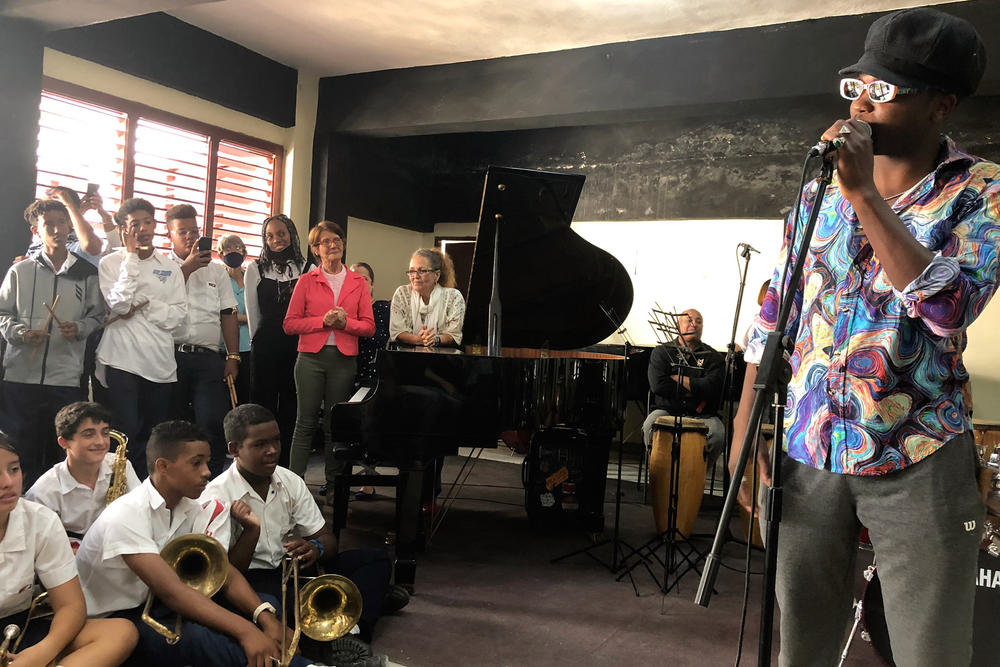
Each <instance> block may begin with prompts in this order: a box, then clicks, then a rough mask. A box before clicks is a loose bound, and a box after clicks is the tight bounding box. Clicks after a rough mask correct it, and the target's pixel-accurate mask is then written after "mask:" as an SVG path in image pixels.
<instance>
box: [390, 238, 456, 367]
mask: <svg viewBox="0 0 1000 667" xmlns="http://www.w3.org/2000/svg"><path fill="white" fill-rule="evenodd" d="M406 274H407V275H408V276H409V278H410V284H409V285H400V286H399V288H397V289H396V293H395V294H393V295H392V305H391V306H390V312H389V340H391V341H396V342H398V343H403V344H405V345H422V346H424V347H437V346H442V345H450V346H458V345H461V344H462V322H463V320H464V319H465V299H463V298H462V293H461V292H459V291H458V290H457V289H455V269H454V267H453V266H452V263H451V258H449V257H448V255H445V254H444V253H442V252H441V251H440V250H438V249H437V248H421V249H420V250H417V251H416V252H415V253H413V257H411V258H410V268H409V269H408V270H407V272H406Z"/></svg>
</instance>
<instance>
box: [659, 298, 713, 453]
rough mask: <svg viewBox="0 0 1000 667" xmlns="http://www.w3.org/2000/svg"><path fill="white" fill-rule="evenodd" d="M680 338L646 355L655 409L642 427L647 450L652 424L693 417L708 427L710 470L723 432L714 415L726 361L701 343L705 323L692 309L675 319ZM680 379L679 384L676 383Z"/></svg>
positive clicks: (707, 451) (707, 446) (707, 448)
mask: <svg viewBox="0 0 1000 667" xmlns="http://www.w3.org/2000/svg"><path fill="white" fill-rule="evenodd" d="M678 326H679V328H680V335H679V336H678V337H677V338H676V339H675V340H672V341H670V342H667V343H663V344H662V345H659V346H657V348H656V349H655V350H653V352H652V354H650V356H649V389H650V391H652V392H653V400H652V407H653V408H654V409H653V410H652V412H650V413H649V416H648V417H646V421H645V422H644V423H643V425H642V434H643V440H644V441H645V443H646V447H647V448H648V447H650V446H652V443H653V424H655V423H656V419H657V418H658V417H663V416H665V415H681V416H686V417H695V418H697V419H700V420H702V421H704V422H705V424H706V425H707V426H708V442H707V443H706V445H705V456H706V457H707V459H708V465H709V468H711V466H712V465H713V464H714V463H715V459H717V458H718V456H719V454H720V453H721V452H722V448H723V445H724V442H723V441H724V439H725V432H724V429H723V426H722V420H721V419H719V417H718V415H716V413H717V412H718V410H719V404H720V403H721V400H722V384H723V381H724V380H725V375H726V362H725V358H724V357H723V356H722V355H721V354H719V353H718V352H716V351H715V350H714V349H712V347H711V346H709V345H706V344H705V343H703V342H702V341H701V331H702V328H703V326H704V322H703V320H702V317H701V313H699V312H698V311H697V310H695V309H694V308H691V309H689V310H685V311H684V312H683V313H682V314H681V316H680V317H679V318H678ZM678 380H679V382H678Z"/></svg>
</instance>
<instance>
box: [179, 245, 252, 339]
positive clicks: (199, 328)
mask: <svg viewBox="0 0 1000 667" xmlns="http://www.w3.org/2000/svg"><path fill="white" fill-rule="evenodd" d="M191 252H195V251H194V250H192V251H191ZM167 257H169V258H170V259H171V260H172V261H173V262H174V263H175V264H177V266H178V270H179V268H180V265H181V264H183V263H184V260H183V259H181V258H180V257H178V256H177V253H176V252H174V251H173V250H171V251H170V253H169V254H168V255H167ZM181 280H184V274H183V273H182V274H181ZM184 288H185V289H186V290H187V317H186V318H185V319H184V323H183V324H182V325H181V326H179V327H178V328H177V329H175V330H174V342H175V343H178V344H179V343H190V344H191V345H201V346H202V347H210V348H212V349H213V350H218V349H219V341H220V340H222V322H221V320H220V319H219V317H220V316H219V313H220V312H222V311H223V310H226V309H228V308H232V309H233V312H234V313H235V312H236V294H234V293H233V282H232V280H230V278H229V272H228V271H226V269H225V267H224V266H223V265H222V264H219V263H218V262H211V263H209V265H208V266H203V267H201V268H200V269H198V270H197V271H194V272H193V273H192V274H191V275H190V276H188V279H187V282H186V283H184ZM238 352H239V350H232V353H233V354H237V353H238Z"/></svg>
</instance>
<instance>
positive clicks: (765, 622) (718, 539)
mask: <svg viewBox="0 0 1000 667" xmlns="http://www.w3.org/2000/svg"><path fill="white" fill-rule="evenodd" d="M832 178H833V162H832V161H831V160H824V161H823V167H822V171H821V173H820V176H819V178H818V179H817V187H816V197H815V198H814V200H813V206H812V210H811V211H810V212H809V219H808V220H807V222H806V226H805V230H804V232H803V234H802V241H801V245H800V246H799V252H798V256H797V257H796V258H795V265H794V267H793V269H792V274H791V276H790V277H789V279H788V282H787V283H786V284H785V285H784V286H783V288H784V297H783V299H782V302H781V310H780V311H779V312H778V318H777V320H776V322H775V326H774V330H773V331H771V332H769V333H768V334H767V342H766V344H765V346H764V354H763V356H762V357H761V361H760V365H759V366H758V368H757V381H756V382H755V383H754V391H755V394H754V401H753V408H752V409H751V412H750V421H749V423H748V425H747V431H746V434H745V435H744V437H743V444H742V446H741V448H740V454H739V457H738V458H737V461H736V470H735V471H734V472H733V477H732V479H731V480H730V483H729V492H728V493H727V494H726V502H725V504H724V505H723V507H722V516H720V517H719V526H718V528H717V529H716V532H715V540H714V541H713V543H712V550H711V551H710V552H709V555H708V558H707V559H706V560H705V570H704V572H703V573H702V576H701V582H700V583H699V585H698V593H697V595H696V596H695V602H696V603H697V604H699V605H701V606H702V607H707V606H708V604H709V602H710V599H711V595H712V588H713V586H714V583H715V579H716V577H717V576H718V574H719V564H720V552H721V550H722V546H723V544H724V543H725V536H726V533H728V530H729V521H730V519H731V518H732V514H733V510H734V509H735V507H736V500H737V495H738V494H739V490H740V484H741V483H742V481H743V473H744V471H745V470H746V465H747V459H748V458H749V457H750V452H752V451H753V449H754V442H755V441H756V433H757V426H758V425H759V424H760V419H761V416H762V415H763V414H764V409H765V407H766V405H767V399H768V394H771V395H773V396H774V398H775V404H776V405H777V411H776V414H775V420H774V421H775V423H774V445H773V446H774V454H773V455H772V456H771V481H772V486H771V488H770V491H769V493H768V497H767V503H766V505H765V507H764V519H765V521H766V522H767V528H766V531H767V533H766V538H765V542H764V584H763V591H762V592H761V612H760V637H759V643H758V656H757V665H758V667H766V666H767V665H770V664H771V644H772V635H773V632H774V603H775V597H774V595H775V594H774V581H775V575H776V572H777V563H778V549H777V547H778V527H779V525H780V521H781V500H782V498H781V493H782V488H781V455H782V451H783V450H784V447H783V444H782V437H783V428H784V418H785V414H784V413H785V401H786V399H787V396H788V383H789V381H791V376H792V368H791V365H790V364H789V363H788V360H787V359H785V357H784V353H785V352H786V351H788V352H790V351H791V350H792V348H793V347H794V341H792V340H791V339H790V338H789V337H788V336H786V335H785V331H786V330H787V328H788V321H789V319H790V316H791V311H792V306H793V305H794V302H795V289H793V286H795V285H798V284H799V282H800V281H801V280H802V274H803V270H804V268H805V259H806V256H807V255H808V253H809V244H810V242H811V240H812V236H813V230H814V229H815V227H816V219H817V217H818V216H819V209H820V207H821V204H822V203H823V197H824V195H825V194H826V187H827V185H829V184H830V181H831V180H832ZM788 251H789V252H791V251H792V248H789V249H788Z"/></svg>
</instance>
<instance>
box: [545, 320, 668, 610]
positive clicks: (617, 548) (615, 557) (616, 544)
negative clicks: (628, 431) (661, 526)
mask: <svg viewBox="0 0 1000 667" xmlns="http://www.w3.org/2000/svg"><path fill="white" fill-rule="evenodd" d="M601 310H602V311H603V312H604V314H605V316H607V318H608V319H609V320H611V321H612V322H614V323H615V324H616V326H617V328H618V331H617V332H616V333H618V334H619V335H620V336H621V337H622V339H623V340H624V341H625V361H624V363H623V365H622V368H623V371H622V373H623V375H624V377H623V378H622V382H621V391H620V392H619V394H620V397H619V398H620V404H621V406H622V410H623V411H624V410H626V409H627V401H628V398H627V396H628V360H629V355H630V354H631V353H632V348H633V347H634V346H633V345H632V341H631V340H630V339H629V336H628V331H627V330H626V328H625V324H624V322H623V321H622V320H621V319H620V318H618V317H616V313H615V312H614V308H611V309H608V308H605V307H604V305H603V304H601ZM618 424H619V426H618V473H617V475H616V480H615V527H614V531H613V533H612V535H613V537H612V538H611V539H610V540H608V539H605V540H599V541H597V542H595V543H594V544H591V545H589V546H586V547H582V548H580V549H576V550H574V551H570V552H569V553H566V554H563V555H561V556H556V557H555V558H553V559H552V560H550V561H549V562H550V563H558V562H559V561H562V560H565V559H567V558H570V557H571V556H577V555H579V554H586V555H587V557H589V558H590V559H591V560H593V561H595V562H597V563H599V564H601V565H603V566H604V567H606V568H607V569H608V570H610V571H611V572H613V573H614V572H618V570H619V567H620V566H623V565H624V563H625V560H626V559H627V558H628V556H627V555H626V553H625V550H626V548H627V549H628V555H629V556H630V555H632V554H634V553H636V552H637V549H636V548H635V547H633V546H632V545H630V544H629V543H628V542H626V541H625V540H623V539H621V537H620V534H621V533H620V521H621V512H622V450H623V449H625V415H624V414H623V415H622V418H621V419H620V420H619V422H618ZM643 446H645V445H643ZM605 474H606V473H605ZM606 544H610V545H611V562H610V563H606V562H604V561H603V560H601V559H600V558H598V557H597V556H595V555H594V554H593V553H592V552H593V551H594V550H595V549H598V548H600V547H603V546H604V545H606ZM620 564H621V565H620ZM646 569H647V570H649V575H650V576H651V577H653V580H654V581H655V580H656V575H655V574H653V571H652V570H650V569H649V565H648V563H646ZM625 574H628V578H629V582H630V583H631V584H632V590H633V591H635V595H636V597H639V587H638V586H637V585H636V583H635V578H634V577H633V576H632V569H631V568H630V569H628V570H627V571H626V572H625ZM622 576H624V574H623V575H619V576H618V577H617V580H618V581H620V580H621V578H622Z"/></svg>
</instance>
